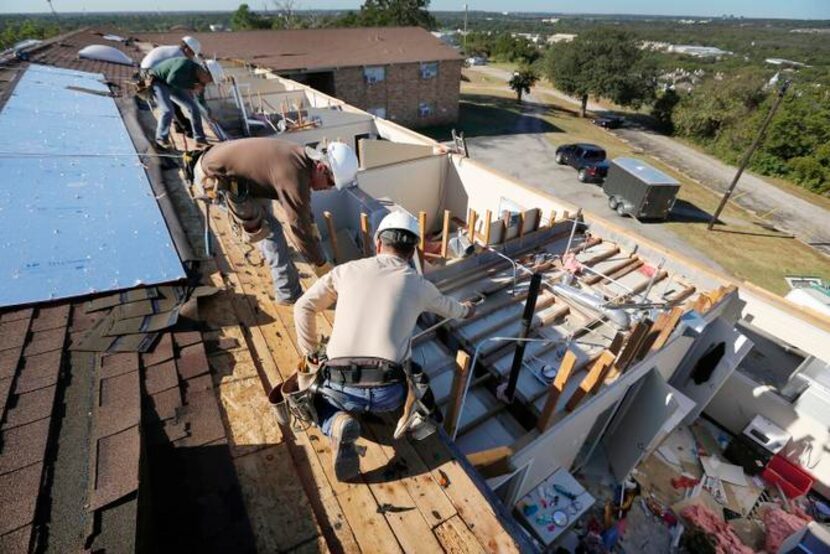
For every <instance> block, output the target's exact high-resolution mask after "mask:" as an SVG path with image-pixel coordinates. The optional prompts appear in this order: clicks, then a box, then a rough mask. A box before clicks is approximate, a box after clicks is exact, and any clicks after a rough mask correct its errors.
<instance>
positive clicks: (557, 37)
mask: <svg viewBox="0 0 830 554" xmlns="http://www.w3.org/2000/svg"><path fill="white" fill-rule="evenodd" d="M576 37H577V35H575V34H572V33H556V34H553V35H551V36H549V37H548V44H556V43H558V42H571V41H572V40H573V39H575V38H576Z"/></svg>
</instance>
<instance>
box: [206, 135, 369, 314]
mask: <svg viewBox="0 0 830 554" xmlns="http://www.w3.org/2000/svg"><path fill="white" fill-rule="evenodd" d="M357 168H358V162H357V157H356V156H355V154H354V151H353V150H352V149H351V148H350V147H349V146H347V145H346V144H344V143H342V142H331V143H329V144H328V146H327V148H326V149H325V151H322V150H315V149H312V148H309V147H303V146H300V145H297V144H294V143H291V142H286V141H282V140H278V139H274V138H269V137H262V138H244V139H238V140H233V141H228V142H223V143H220V144H217V145H216V146H214V147H212V148H211V149H209V150H208V151H207V152H205V154H204V155H202V156H201V158H199V160H198V161H197V163H196V166H195V168H194V182H195V184H196V185H197V186H200V187H202V188H203V189H204V190H205V191H206V192H207V193H208V194H210V193H211V191H215V193H219V194H221V195H222V196H223V197H224V198H225V200H226V201H227V205H228V210H229V212H230V215H231V217H232V219H233V221H234V222H235V223H236V224H237V225H238V226H239V228H240V230H241V231H242V234H243V235H244V238H245V240H246V241H248V242H250V243H259V248H260V251H261V252H262V255H263V257H264V258H265V259H266V261H267V262H268V265H269V266H270V268H271V276H272V278H273V280H274V289H275V293H276V299H277V301H278V302H280V303H282V304H293V303H294V302H295V301H296V300H297V299H298V298H299V297H300V295H301V294H302V288H301V287H300V280H299V275H298V273H297V268H296V267H295V266H294V263H293V262H292V261H291V256H290V253H289V251H288V244H287V242H286V239H285V235H284V234H283V229H282V225H281V224H280V222H279V221H277V219H276V218H275V217H274V215H273V212H272V210H271V202H272V201H274V200H276V201H277V202H278V203H279V205H280V207H281V211H282V214H283V219H284V223H285V225H286V226H287V228H288V232H289V235H290V237H291V239H292V242H293V243H294V245H295V246H296V247H297V249H298V250H299V251H300V253H301V254H302V255H303V257H305V258H306V259H307V260H308V261H309V262H310V263H312V264H313V265H314V267H315V273H317V274H318V275H323V274H325V273H326V272H327V271H328V269H329V268H330V265H329V264H328V263H327V261H326V258H325V256H324V254H323V250H322V248H321V247H320V241H319V235H318V233H317V232H316V230H315V228H314V216H313V214H312V211H311V191H312V190H326V189H328V188H331V187H332V186H336V187H337V188H343V187H346V186H349V185H350V184H352V183H353V182H354V180H355V177H356V175H357Z"/></svg>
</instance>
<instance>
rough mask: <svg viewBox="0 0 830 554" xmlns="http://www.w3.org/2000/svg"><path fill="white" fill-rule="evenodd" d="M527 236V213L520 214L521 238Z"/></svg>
mask: <svg viewBox="0 0 830 554" xmlns="http://www.w3.org/2000/svg"><path fill="white" fill-rule="evenodd" d="M524 236H525V213H524V212H519V238H522V237H524Z"/></svg>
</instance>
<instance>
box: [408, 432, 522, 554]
mask: <svg viewBox="0 0 830 554" xmlns="http://www.w3.org/2000/svg"><path fill="white" fill-rule="evenodd" d="M417 452H418V455H419V456H420V457H421V460H423V462H424V464H425V465H426V466H427V467H428V468H429V469H430V473H431V474H432V476H433V478H434V479H435V480H436V481H438V483H441V484H442V488H443V489H444V492H445V493H446V495H447V497H448V498H449V499H450V502H452V504H453V506H455V509H456V510H457V511H458V515H459V516H460V517H461V519H462V520H463V521H464V523H465V524H466V525H467V527H468V528H469V529H470V530H471V531H472V533H473V535H475V537H476V539H477V540H478V542H479V543H480V544H481V545H482V547H483V548H484V549H485V551H487V552H498V553H508V552H509V553H513V552H516V553H518V552H519V548H518V545H517V544H516V541H514V540H513V537H511V536H510V535H509V534H508V533H507V531H505V529H504V528H503V527H502V524H501V522H500V521H499V518H498V516H497V515H496V513H495V512H494V511H493V507H492V506H490V504H489V503H487V502H485V501H484V500H483V499H482V497H481V492H480V491H479V490H478V488H476V486H475V484H474V483H473V482H472V481H471V480H470V477H469V476H468V475H467V473H466V471H465V470H464V468H463V467H462V466H461V464H459V463H458V461H457V460H456V459H455V458H453V457H452V455H451V454H450V452H449V450H448V449H447V448H446V446H444V445H443V444H442V443H441V439H440V438H439V437H438V436H437V435H432V436H430V437H427V438H425V439H424V440H422V441H420V442H419V443H418V449H417Z"/></svg>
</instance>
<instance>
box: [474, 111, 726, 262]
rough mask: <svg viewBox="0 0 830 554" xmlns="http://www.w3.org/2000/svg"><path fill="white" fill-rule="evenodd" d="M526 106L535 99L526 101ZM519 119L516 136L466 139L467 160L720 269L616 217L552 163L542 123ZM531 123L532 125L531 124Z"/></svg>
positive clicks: (592, 191) (667, 234) (646, 226)
mask: <svg viewBox="0 0 830 554" xmlns="http://www.w3.org/2000/svg"><path fill="white" fill-rule="evenodd" d="M528 101H529V102H534V103H535V99H534V98H533V97H532V95H531V96H530V97H528ZM525 116H526V117H522V118H520V120H519V122H517V125H519V127H518V128H517V130H516V134H512V135H499V136H492V137H473V138H468V139H467V147H468V149H469V151H470V157H471V158H473V159H475V160H477V161H480V162H482V163H484V164H487V165H489V166H492V167H495V168H496V169H499V170H501V171H503V172H504V173H507V174H509V175H512V176H513V177H516V178H517V179H520V180H521V181H523V182H525V183H527V184H529V185H533V186H535V187H537V188H539V189H541V190H543V191H545V192H548V193H550V194H553V195H554V196H556V197H558V198H561V199H563V200H567V201H569V202H572V203H573V204H576V205H577V206H581V207H583V208H584V209H585V210H588V211H590V212H593V213H595V214H598V215H600V216H601V215H605V214H607V216H608V218H609V219H612V221H613V222H614V223H616V224H618V225H621V226H623V227H626V228H628V229H631V230H634V231H636V232H637V233H640V234H641V235H643V236H645V237H646V238H649V239H651V240H653V241H655V242H658V243H660V244H662V245H663V246H665V247H667V248H669V249H675V250H677V251H679V252H682V253H683V254H685V255H687V256H690V257H692V258H694V259H696V260H699V261H700V262H702V263H704V264H706V265H708V266H709V267H712V268H714V269H718V270H722V268H721V267H720V266H719V265H718V264H716V263H715V262H713V261H712V260H710V259H709V258H707V257H706V256H705V255H704V254H702V253H701V252H699V251H697V250H695V249H693V248H692V247H691V246H689V245H688V244H686V243H685V242H684V241H683V240H682V239H680V238H679V237H678V236H677V235H675V234H674V233H673V232H671V231H670V230H669V229H668V228H666V227H665V226H664V225H660V224H659V223H640V222H639V221H637V220H636V219H633V218H629V217H625V218H624V217H620V216H618V215H617V214H616V213H614V212H612V211H611V209H610V208H609V207H608V199H607V197H606V196H605V193H603V192H602V188H601V187H600V186H598V185H592V184H586V183H580V182H579V180H578V179H577V178H576V170H574V169H573V168H571V167H569V166H561V165H558V164H557V163H556V162H555V161H554V153H555V150H556V148H555V146H553V144H551V143H550V142H549V141H548V140H547V139H546V138H545V133H544V130H545V128H546V122H545V121H544V120H543V119H541V118H540V117H538V115H537V114H536V113H535V111H534V110H533V109H532V108H529V109H527V110H526V111H525ZM534 122H535V123H534Z"/></svg>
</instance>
